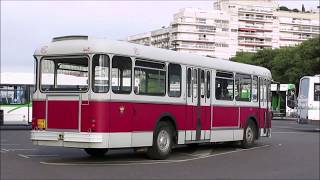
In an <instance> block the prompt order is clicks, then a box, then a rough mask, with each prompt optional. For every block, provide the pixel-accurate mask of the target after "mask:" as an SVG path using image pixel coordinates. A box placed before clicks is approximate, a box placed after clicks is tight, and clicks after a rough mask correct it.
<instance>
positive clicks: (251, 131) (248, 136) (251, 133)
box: [241, 121, 257, 149]
mask: <svg viewBox="0 0 320 180" xmlns="http://www.w3.org/2000/svg"><path fill="white" fill-rule="evenodd" d="M256 132H257V127H256V125H255V124H254V122H253V121H248V124H247V126H246V128H245V129H244V133H243V140H242V141H241V147H242V148H245V149H247V148H250V147H252V146H253V145H254V141H255V140H256V139H257V133H256Z"/></svg>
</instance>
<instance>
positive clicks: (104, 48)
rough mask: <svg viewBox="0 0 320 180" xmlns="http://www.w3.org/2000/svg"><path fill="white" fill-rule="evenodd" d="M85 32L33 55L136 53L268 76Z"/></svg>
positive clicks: (254, 68) (255, 68)
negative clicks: (91, 36)
mask: <svg viewBox="0 0 320 180" xmlns="http://www.w3.org/2000/svg"><path fill="white" fill-rule="evenodd" d="M84 37H86V36H74V38H72V36H65V37H61V38H60V39H59V38H54V40H53V42H51V43H48V44H47V45H45V46H42V47H40V48H38V49H36V51H35V53H34V55H35V56H53V55H70V54H90V53H93V54H97V53H108V54H116V55H124V56H131V57H139V58H144V59H150V60H159V61H166V62H171V63H178V64H184V65H189V66H196V67H204V68H212V69H216V70H221V71H233V72H238V73H244V74H254V75H258V76H263V77H266V78H268V79H271V78H272V77H271V72H270V71H269V70H268V69H266V68H264V67H260V66H254V65H248V64H243V63H237V62H233V61H229V60H223V59H219V58H211V57H205V56H200V55H195V54H191V53H183V52H176V51H172V50H166V49H160V48H155V47H150V46H142V45H138V44H133V43H128V42H124V41H113V40H107V39H102V38H101V39H97V38H88V37H87V38H84Z"/></svg>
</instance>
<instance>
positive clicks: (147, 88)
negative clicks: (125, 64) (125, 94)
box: [134, 60, 166, 96]
mask: <svg viewBox="0 0 320 180" xmlns="http://www.w3.org/2000/svg"><path fill="white" fill-rule="evenodd" d="M134 84H135V85H134V93H135V94H139V95H151V96H164V95H165V94H166V71H165V65H164V64H163V63H155V62H148V61H144V60H136V64H135V68H134Z"/></svg>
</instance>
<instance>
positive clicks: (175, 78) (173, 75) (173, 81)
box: [168, 63, 181, 97]
mask: <svg viewBox="0 0 320 180" xmlns="http://www.w3.org/2000/svg"><path fill="white" fill-rule="evenodd" d="M168 69H169V72H168V82H169V83H168V95H169V97H180V96H181V66H180V65H179V64H171V63H170V64H169V67H168Z"/></svg>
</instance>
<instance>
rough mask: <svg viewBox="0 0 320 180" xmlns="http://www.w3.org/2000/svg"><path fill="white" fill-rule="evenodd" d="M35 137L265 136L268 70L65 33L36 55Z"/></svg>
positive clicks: (155, 146) (162, 142)
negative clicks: (65, 34) (66, 34)
mask: <svg viewBox="0 0 320 180" xmlns="http://www.w3.org/2000/svg"><path fill="white" fill-rule="evenodd" d="M34 57H35V63H36V67H37V71H36V77H37V78H36V82H37V83H36V91H35V93H34V95H33V112H32V113H33V123H32V124H33V130H32V131H31V139H32V141H33V143H34V144H37V145H44V146H63V147H74V148H83V149H85V151H86V152H87V153H88V154H90V155H92V156H103V155H104V154H105V153H106V152H107V150H108V149H111V148H140V147H143V148H145V149H147V154H148V156H149V157H151V158H153V159H165V158H167V157H168V155H169V154H170V152H171V149H172V147H173V146H174V145H177V144H195V143H209V142H227V141H237V142H241V144H242V146H244V147H250V146H252V145H253V144H254V142H255V140H256V139H258V138H259V137H261V136H267V137H268V136H270V134H271V114H270V108H271V104H270V99H271V96H270V84H271V83H270V82H271V78H272V77H271V73H270V71H269V70H268V69H266V68H263V67H258V66H253V65H247V64H241V63H236V62H231V61H228V60H221V59H217V58H209V57H204V56H199V55H193V54H188V53H179V52H175V51H170V50H164V49H158V48H153V47H146V46H141V45H137V44H131V43H127V42H121V41H110V40H106V39H94V38H88V37H87V36H64V37H57V38H54V39H53V41H52V42H51V43H49V44H47V45H45V46H42V47H40V48H39V49H37V50H36V51H35V54H34Z"/></svg>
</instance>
